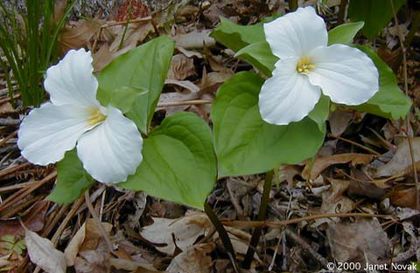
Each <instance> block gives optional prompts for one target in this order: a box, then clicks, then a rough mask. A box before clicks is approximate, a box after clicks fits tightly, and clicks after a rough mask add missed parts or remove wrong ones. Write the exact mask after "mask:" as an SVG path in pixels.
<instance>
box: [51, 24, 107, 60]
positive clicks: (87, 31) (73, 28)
mask: <svg viewBox="0 0 420 273" xmlns="http://www.w3.org/2000/svg"><path fill="white" fill-rule="evenodd" d="M103 23H104V21H103V20H100V19H98V18H93V19H86V20H79V21H77V22H71V24H68V25H67V26H66V27H65V28H64V30H63V31H62V32H61V34H60V37H59V42H60V44H61V47H62V49H61V52H66V51H68V50H70V49H73V48H75V49H77V48H81V47H85V46H87V45H88V44H89V41H90V40H91V39H92V38H93V36H94V35H95V34H96V33H97V32H98V31H99V30H100V29H101V26H102V24H103Z"/></svg>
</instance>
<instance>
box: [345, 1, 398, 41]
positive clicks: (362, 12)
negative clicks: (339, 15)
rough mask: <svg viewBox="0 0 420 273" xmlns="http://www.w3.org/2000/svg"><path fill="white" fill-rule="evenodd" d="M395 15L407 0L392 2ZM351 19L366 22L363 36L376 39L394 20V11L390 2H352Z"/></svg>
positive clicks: (350, 7) (350, 8)
mask: <svg viewBox="0 0 420 273" xmlns="http://www.w3.org/2000/svg"><path fill="white" fill-rule="evenodd" d="M392 1H393V4H394V9H395V13H397V12H398V10H399V9H400V8H401V6H402V5H403V4H404V3H405V2H406V0H392ZM348 14H349V18H350V19H351V20H352V21H354V22H357V21H364V22H365V26H364V27H363V29H362V32H363V34H365V35H366V36H367V37H368V38H370V39H371V38H374V37H375V36H376V35H377V34H378V33H379V32H380V31H381V30H382V29H383V28H384V27H385V26H386V25H387V24H388V23H389V21H390V20H391V19H392V17H393V11H392V6H391V2H390V0H385V1H378V0H351V1H350V5H349V11H348Z"/></svg>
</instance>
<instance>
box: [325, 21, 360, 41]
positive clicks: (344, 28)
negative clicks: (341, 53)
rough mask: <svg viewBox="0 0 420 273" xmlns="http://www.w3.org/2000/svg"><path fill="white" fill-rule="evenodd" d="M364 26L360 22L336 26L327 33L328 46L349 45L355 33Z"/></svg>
mask: <svg viewBox="0 0 420 273" xmlns="http://www.w3.org/2000/svg"><path fill="white" fill-rule="evenodd" d="M364 24H365V23H364V22H363V21H362V22H355V23H347V24H342V25H339V26H336V27H335V28H333V29H331V30H330V31H328V45H332V44H351V43H352V42H353V39H354V37H355V36H356V34H357V32H359V30H361V29H362V28H363V26H364Z"/></svg>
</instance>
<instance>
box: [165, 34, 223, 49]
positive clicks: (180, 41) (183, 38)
mask: <svg viewBox="0 0 420 273" xmlns="http://www.w3.org/2000/svg"><path fill="white" fill-rule="evenodd" d="M210 32H211V30H208V29H206V30H202V31H198V30H195V31H192V32H190V33H187V34H177V35H175V37H173V39H174V40H175V43H176V46H177V47H182V48H185V49H193V48H203V47H213V46H215V45H216V41H215V40H214V39H213V38H212V37H210Z"/></svg>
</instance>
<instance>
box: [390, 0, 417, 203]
mask: <svg viewBox="0 0 420 273" xmlns="http://www.w3.org/2000/svg"><path fill="white" fill-rule="evenodd" d="M390 2H391V8H392V13H393V15H394V21H395V26H396V29H397V35H398V40H399V42H400V47H401V51H402V54H403V77H404V93H405V94H406V95H408V73H407V49H406V47H405V46H404V42H403V41H404V37H403V34H402V31H401V29H400V24H399V22H398V17H397V13H396V11H395V7H394V1H393V0H390ZM405 125H406V128H407V129H406V132H405V135H406V136H407V141H408V148H409V151H410V159H411V166H412V171H413V176H414V181H415V184H416V208H417V209H420V183H419V179H418V176H417V167H416V160H415V159H414V149H413V136H412V135H411V132H412V128H411V124H410V120H409V114H408V116H407V117H406V118H405Z"/></svg>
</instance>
